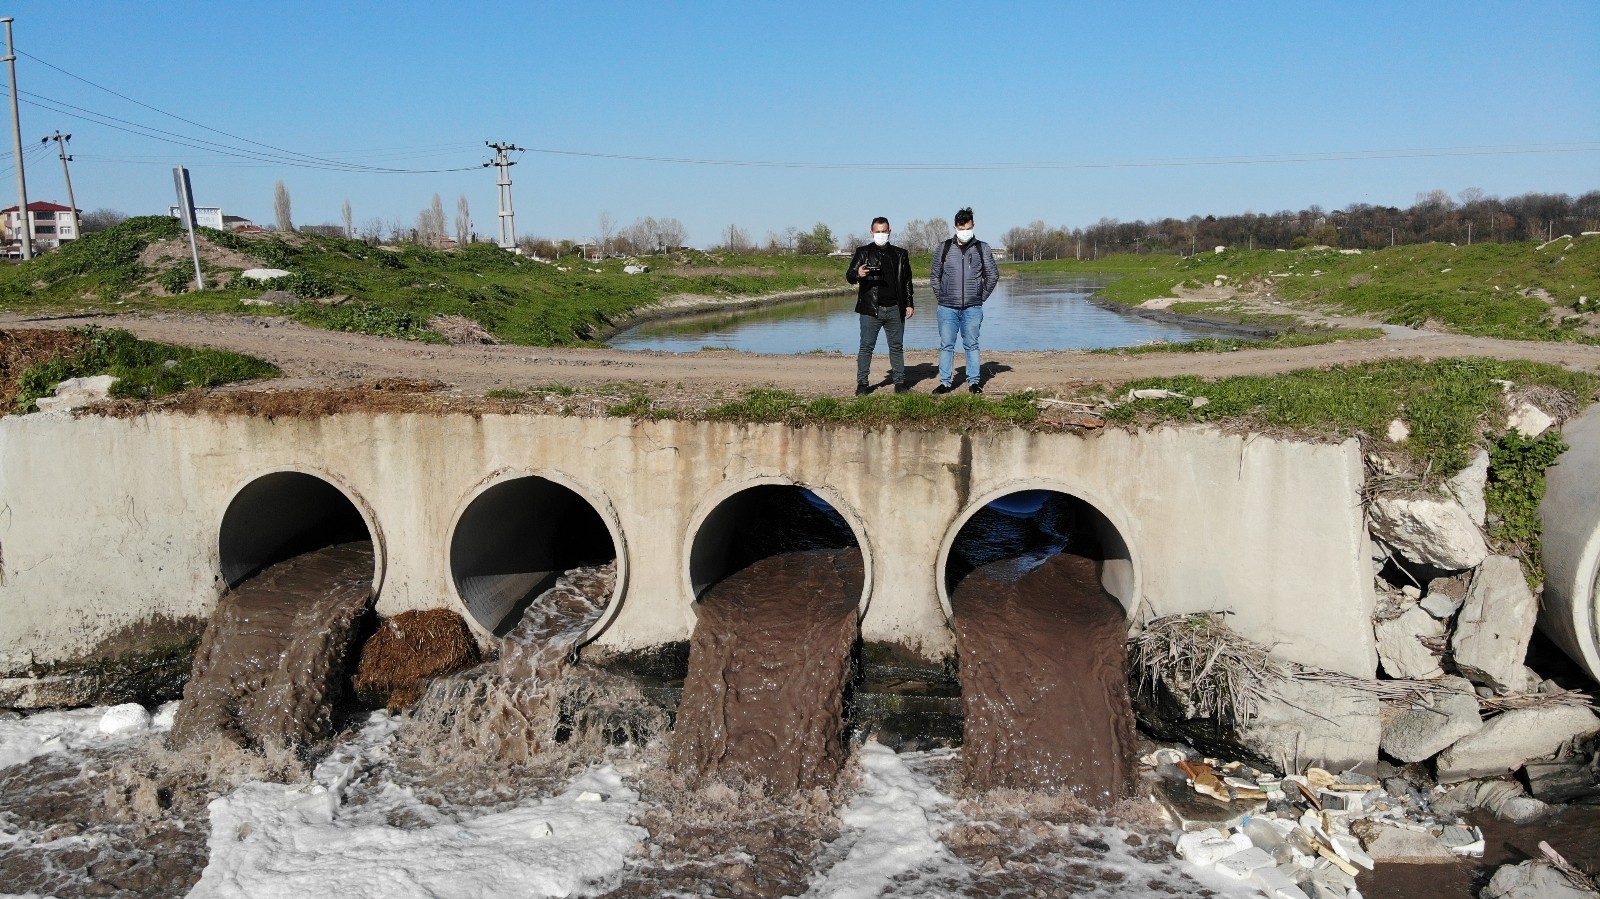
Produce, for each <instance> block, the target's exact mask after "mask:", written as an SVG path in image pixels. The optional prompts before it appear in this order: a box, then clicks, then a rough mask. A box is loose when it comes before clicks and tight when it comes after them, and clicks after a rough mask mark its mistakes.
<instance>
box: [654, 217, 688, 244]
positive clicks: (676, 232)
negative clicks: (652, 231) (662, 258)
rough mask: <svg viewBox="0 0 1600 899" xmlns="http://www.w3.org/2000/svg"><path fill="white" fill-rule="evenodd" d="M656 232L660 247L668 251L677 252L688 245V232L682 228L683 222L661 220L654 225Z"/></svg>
mask: <svg viewBox="0 0 1600 899" xmlns="http://www.w3.org/2000/svg"><path fill="white" fill-rule="evenodd" d="M656 225H657V227H658V229H659V230H658V231H657V232H656V233H657V235H658V237H659V240H660V242H661V246H662V248H664V249H668V250H678V249H682V248H683V247H686V246H688V245H689V231H688V229H686V228H684V227H683V222H680V221H678V220H677V219H662V220H661V221H659V222H657V223H656Z"/></svg>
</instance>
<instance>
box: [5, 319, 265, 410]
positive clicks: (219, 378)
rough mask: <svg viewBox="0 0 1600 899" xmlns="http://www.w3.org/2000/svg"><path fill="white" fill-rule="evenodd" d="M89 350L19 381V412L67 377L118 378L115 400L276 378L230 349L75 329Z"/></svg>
mask: <svg viewBox="0 0 1600 899" xmlns="http://www.w3.org/2000/svg"><path fill="white" fill-rule="evenodd" d="M73 330H74V331H75V332H77V333H80V334H83V335H84V337H85V338H86V339H87V342H86V345H85V346H84V348H83V349H82V350H81V351H79V352H78V353H76V354H74V355H71V356H62V357H58V358H55V359H50V360H47V361H44V362H39V363H35V364H34V365H32V366H30V367H29V368H28V369H27V370H25V371H24V372H23V373H22V374H21V375H20V376H19V377H18V381H19V382H20V385H21V388H22V389H21V392H20V393H19V394H18V396H17V401H16V408H17V411H19V412H32V411H34V410H35V409H36V406H35V403H36V401H37V400H38V399H39V397H41V396H48V395H50V394H51V393H53V392H54V390H55V386H56V384H58V383H60V382H61V381H64V380H66V379H68V378H83V377H89V376H92V375H113V376H115V377H116V378H118V379H119V380H118V381H117V382H116V383H115V384H113V385H111V395H112V396H119V397H134V398H141V399H154V398H155V397H160V396H165V395H167V394H169V393H177V392H178V391H180V390H188V389H190V388H193V387H216V386H219V385H222V384H229V383H232V382H235V381H249V380H254V379H256V378H276V377H278V376H279V375H281V374H282V372H280V371H279V370H278V367H277V366H275V365H272V364H271V363H268V362H263V361H261V360H260V359H257V358H255V357H253V356H245V355H242V354H240V353H230V352H227V351H225V350H203V349H191V348H189V347H178V346H168V345H167V344H162V343H154V342H152V341H148V340H140V339H138V338H137V337H134V336H133V335H132V334H130V333H128V332H127V331H122V330H118V329H104V328H95V327H89V328H83V329H73Z"/></svg>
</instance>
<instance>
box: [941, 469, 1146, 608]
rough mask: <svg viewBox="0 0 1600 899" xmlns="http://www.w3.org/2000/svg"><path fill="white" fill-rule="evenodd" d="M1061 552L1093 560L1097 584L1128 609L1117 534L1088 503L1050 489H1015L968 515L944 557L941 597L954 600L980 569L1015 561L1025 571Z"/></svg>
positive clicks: (1124, 553) (1125, 559) (1128, 571)
mask: <svg viewBox="0 0 1600 899" xmlns="http://www.w3.org/2000/svg"><path fill="white" fill-rule="evenodd" d="M1062 552H1065V553H1070V554H1072V555H1075V556H1080V557H1082V558H1085V559H1089V560H1092V561H1094V562H1096V563H1097V567H1098V568H1099V572H1100V573H1099V577H1100V585H1101V586H1102V587H1104V588H1105V590H1106V592H1107V593H1110V594H1111V595H1112V596H1114V597H1116V598H1117V599H1118V601H1120V602H1121V603H1122V605H1123V607H1124V608H1131V604H1132V602H1133V600H1134V596H1133V560H1132V555H1131V553H1129V551H1128V544H1127V542H1126V541H1125V540H1123V538H1122V534H1121V532H1120V531H1118V530H1117V527H1116V525H1114V524H1112V523H1111V520H1110V519H1109V518H1107V517H1106V516H1105V515H1104V514H1102V513H1101V512H1100V510H1099V509H1096V508H1095V507H1094V506H1093V505H1091V504H1089V503H1088V502H1085V501H1084V500H1081V499H1079V498H1078V497H1076V496H1072V495H1071V494H1067V493H1062V492H1059V491H1056V490H1018V491H1015V492H1013V493H1008V494H1006V495H1004V496H1001V497H997V498H996V499H993V500H991V501H990V502H989V503H987V504H986V505H984V506H983V507H982V508H980V509H979V510H978V511H976V512H974V513H973V514H972V516H971V517H970V518H968V519H967V520H966V522H964V523H963V524H962V525H961V529H960V530H959V531H957V532H956V536H955V539H954V540H953V541H952V542H951V545H950V550H949V552H948V554H947V556H946V559H945V565H944V589H945V595H946V596H947V597H954V596H955V593H956V590H957V588H958V587H959V585H960V584H961V582H962V581H963V580H965V579H966V578H967V576H968V575H970V574H972V572H973V571H975V570H977V569H979V568H982V567H983V566H985V565H989V564H992V563H995V562H1000V561H1002V560H1006V559H1015V560H1017V564H1018V565H1019V566H1020V567H1021V568H1023V569H1029V570H1031V567H1036V566H1037V565H1038V564H1040V563H1042V562H1043V561H1044V560H1046V559H1048V558H1049V557H1050V556H1052V555H1055V554H1056V553H1062Z"/></svg>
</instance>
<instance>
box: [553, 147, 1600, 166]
mask: <svg viewBox="0 0 1600 899" xmlns="http://www.w3.org/2000/svg"><path fill="white" fill-rule="evenodd" d="M524 149H525V150H527V152H529V153H544V154H548V155H554V156H576V157H583V158H588V159H610V160H619V161H628V162H664V163H672V164H677V165H702V166H732V167H743V168H782V169H820V170H829V171H838V170H847V171H913V172H937V171H959V172H966V171H1033V170H1056V169H1111V168H1174V167H1188V166H1224V165H1268V164H1283V163H1302V162H1344V161H1362V160H1381V159H1431V158H1440V157H1449V156H1517V155H1525V154H1533V153H1593V152H1597V151H1600V143H1580V142H1567V143H1555V144H1531V145H1516V144H1508V145H1498V146H1487V147H1427V148H1415V149H1409V150H1344V151H1332V152H1314V153H1285V154H1275V155H1265V156H1222V157H1209V158H1204V157H1202V158H1167V159H1145V160H1140V159H1128V160H1101V161H1093V160H1082V161H1071V160H1069V161H1039V162H976V163H949V162H926V163H917V162H799V161H772V160H752V159H695V158H688V157H681V156H649V155H641V154H630V153H602V152H593V151H584V150H563V149H556V148H552V147H525V148H524Z"/></svg>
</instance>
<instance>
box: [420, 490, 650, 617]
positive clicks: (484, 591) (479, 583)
mask: <svg viewBox="0 0 1600 899" xmlns="http://www.w3.org/2000/svg"><path fill="white" fill-rule="evenodd" d="M601 508H605V509H606V511H607V513H608V514H606V515H602V514H601V512H600V509H601ZM609 512H610V508H609V506H607V505H604V504H603V503H597V502H594V501H591V500H589V499H587V498H586V497H585V496H584V495H583V494H581V493H579V492H578V490H577V489H576V487H575V486H574V485H572V484H569V483H564V479H561V478H559V476H556V475H549V476H545V475H517V476H512V477H509V478H506V479H503V480H499V481H496V482H494V483H492V484H490V485H489V486H488V487H486V488H485V489H483V490H482V491H481V492H479V493H478V494H477V496H475V497H474V498H473V499H472V500H471V502H469V503H468V504H467V507H466V508H465V509H464V510H462V512H461V515H460V517H459V518H458V519H457V520H456V525H455V529H454V531H453V532H452V534H451V538H450V576H451V578H452V579H453V580H454V582H455V587H456V591H457V593H459V594H460V596H461V603H462V605H463V606H464V607H465V608H466V610H467V613H468V614H469V615H471V616H472V619H473V620H474V621H475V622H477V624H478V626H479V627H481V628H483V629H484V630H485V631H488V632H489V633H492V634H494V635H495V636H497V637H502V636H505V635H506V634H507V633H509V632H510V631H511V629H512V628H513V627H515V626H516V624H517V622H518V621H519V620H521V618H522V614H523V612H525V611H526V610H527V608H528V604H529V603H531V602H532V601H533V600H534V598H535V597H537V596H538V595H539V594H540V593H543V592H544V591H546V590H548V589H550V588H551V587H552V586H554V585H555V581H556V578H558V577H560V576H561V575H562V574H563V573H565V572H567V571H570V570H571V569H573V568H578V567H581V566H590V565H603V564H605V563H607V562H610V561H612V560H616V562H617V588H616V593H615V595H614V596H613V597H612V601H611V604H612V607H613V609H614V608H615V606H616V596H620V595H621V593H622V588H623V584H624V582H625V581H624V575H625V572H624V570H623V565H624V560H623V558H622V557H623V556H624V554H623V553H622V552H620V551H619V547H620V546H621V543H622V538H621V531H620V530H619V529H618V527H617V524H616V521H615V519H614V516H611V515H610V514H609ZM610 618H611V613H610V612H608V613H607V615H605V616H604V617H602V618H601V619H600V621H599V623H597V624H596V625H595V627H594V629H593V630H592V631H591V634H590V636H593V635H594V634H595V633H598V632H599V631H600V630H601V629H603V628H604V626H605V625H606V624H607V623H609V621H610Z"/></svg>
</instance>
